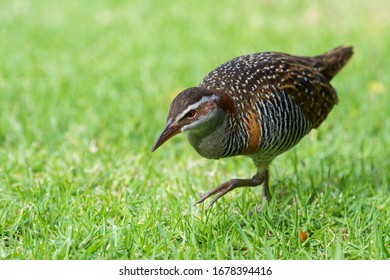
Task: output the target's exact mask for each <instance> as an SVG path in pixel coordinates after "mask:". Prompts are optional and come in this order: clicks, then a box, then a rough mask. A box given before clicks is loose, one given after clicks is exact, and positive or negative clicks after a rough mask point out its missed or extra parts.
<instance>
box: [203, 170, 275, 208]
mask: <svg viewBox="0 0 390 280" xmlns="http://www.w3.org/2000/svg"><path fill="white" fill-rule="evenodd" d="M267 174H268V173H267ZM264 178H265V177H264V176H263V174H262V173H257V174H256V175H255V176H253V177H252V179H232V180H230V181H227V182H225V183H223V184H220V185H219V186H217V187H216V188H214V189H213V190H212V191H210V192H208V193H206V194H204V195H203V196H202V197H201V198H200V199H199V200H198V201H197V202H196V204H198V203H202V202H203V201H205V200H206V199H207V198H209V197H210V196H212V195H215V194H217V195H216V196H215V197H214V199H213V200H212V201H211V203H210V205H209V206H211V205H213V204H214V203H215V202H216V201H217V200H218V199H220V198H221V197H222V196H224V195H225V194H227V193H228V192H230V191H232V190H234V189H235V188H239V187H255V186H258V185H260V184H261V183H263V181H264ZM267 180H268V178H267ZM266 193H267V195H269V190H268V185H267V191H266ZM263 196H264V194H263Z"/></svg>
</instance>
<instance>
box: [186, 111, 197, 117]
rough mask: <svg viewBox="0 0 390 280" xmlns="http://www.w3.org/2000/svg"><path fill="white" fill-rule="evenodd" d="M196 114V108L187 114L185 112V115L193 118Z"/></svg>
mask: <svg viewBox="0 0 390 280" xmlns="http://www.w3.org/2000/svg"><path fill="white" fill-rule="evenodd" d="M195 115H196V112H195V110H190V111H188V113H187V114H185V117H186V118H187V119H192V118H193V117H195Z"/></svg>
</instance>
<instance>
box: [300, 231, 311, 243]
mask: <svg viewBox="0 0 390 280" xmlns="http://www.w3.org/2000/svg"><path fill="white" fill-rule="evenodd" d="M308 237H309V233H308V232H307V231H302V230H301V231H300V232H299V240H301V242H302V243H303V242H305V241H306V240H307V238H308Z"/></svg>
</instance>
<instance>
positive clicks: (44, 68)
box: [0, 0, 390, 259]
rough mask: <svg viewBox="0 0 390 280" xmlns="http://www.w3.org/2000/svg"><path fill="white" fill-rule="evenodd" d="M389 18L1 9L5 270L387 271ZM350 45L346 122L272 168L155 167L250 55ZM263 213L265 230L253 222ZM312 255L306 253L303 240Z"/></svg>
mask: <svg viewBox="0 0 390 280" xmlns="http://www.w3.org/2000/svg"><path fill="white" fill-rule="evenodd" d="M389 10H390V2H389V1H387V0H376V1H364V0H357V1H353V3H352V1H343V0H330V1H309V0H307V1H287V0H284V1H270V0H263V1H258V0H248V1H245V2H242V1H233V0H221V1H215V2H210V1H208V2H206V1H204V2H201V1H199V0H198V1H195V0H190V1H157V0H156V1H152V0H132V1H124V0H123V1H120V0H116V1H114V0H112V1H109V0H96V1H93V3H92V2H91V1H76V0H70V1H50V0H36V1H28V0H3V1H2V4H1V8H0V38H1V40H0V41H1V42H0V61H1V63H0V259H390V196H389V192H390V159H389V158H390V93H389V90H390V76H389V73H390V64H389V63H388V61H389V58H390V32H389V30H390V17H389V16H388V11H389ZM341 44H344V45H353V46H354V50H355V54H354V56H353V58H352V59H351V61H350V63H348V65H347V66H346V67H345V69H343V70H342V71H341V72H340V74H339V75H338V76H337V77H336V78H335V79H334V80H333V82H332V84H333V85H334V86H335V87H336V88H337V90H338V93H339V99H340V102H339V104H338V105H337V106H336V107H335V108H334V110H333V111H332V112H331V114H330V115H329V117H328V118H327V120H326V121H325V122H324V123H323V125H322V126H321V127H320V128H319V129H318V130H316V131H312V132H311V133H310V134H309V135H308V136H307V137H306V138H305V139H304V140H303V141H302V142H301V143H300V144H299V145H298V146H297V147H296V148H294V149H292V150H290V151H289V152H287V153H285V154H283V155H281V156H280V157H278V158H277V159H276V160H275V161H274V162H273V164H272V166H271V192H272V193H273V194H274V197H273V199H272V200H271V201H270V202H269V203H268V204H267V205H266V206H265V208H264V210H263V211H262V212H261V213H259V214H253V210H254V209H255V207H256V205H257V204H258V202H259V201H260V197H261V187H259V188H243V189H237V190H235V191H233V192H231V193H229V194H228V195H226V196H224V197H223V198H222V199H221V200H219V201H218V202H217V203H216V204H215V205H214V206H213V207H212V208H207V203H206V204H205V205H197V206H194V203H195V201H196V200H197V199H198V197H199V194H200V193H204V192H206V191H208V190H210V189H211V188H213V187H215V186H216V185H217V184H219V183H221V182H224V181H226V180H229V179H231V178H234V177H244V178H245V177H246V178H248V177H250V176H251V175H253V174H254V172H255V168H254V166H253V164H252V162H251V160H250V159H248V158H244V157H237V158H229V159H224V160H219V161H213V160H207V159H204V158H202V157H200V156H199V155H198V154H197V153H196V152H195V151H194V150H193V148H192V147H191V146H190V145H189V144H188V142H187V140H186V139H185V137H184V135H182V136H178V137H175V138H174V139H172V140H170V141H169V142H168V143H166V144H164V146H163V147H161V148H159V150H157V151H156V152H154V153H153V154H152V153H151V151H150V149H151V146H152V145H153V142H154V140H155V139H156V137H157V136H158V134H159V133H160V131H161V130H162V128H163V126H164V123H165V119H166V115H167V111H168V107H169V104H170V102H171V100H172V99H173V97H174V96H175V95H176V94H177V93H178V92H180V91H181V90H183V89H185V88H187V87H190V86H195V85H197V84H198V83H199V82H200V80H201V79H202V78H203V76H204V75H206V74H207V73H208V72H209V71H210V70H212V69H213V68H215V67H216V66H218V65H219V64H221V63H223V62H225V61H227V60H228V59H231V58H233V57H236V56H238V55H242V54H246V53H253V52H260V51H269V50H274V51H282V52H288V53H293V54H297V55H317V54H320V53H322V52H325V51H327V50H329V49H331V48H333V47H336V46H338V45H341ZM251 213H252V214H251ZM301 231H302V232H307V233H308V239H307V240H306V241H305V242H303V243H302V242H301V240H300V239H299V234H300V232H301Z"/></svg>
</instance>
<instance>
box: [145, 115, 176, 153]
mask: <svg viewBox="0 0 390 280" xmlns="http://www.w3.org/2000/svg"><path fill="white" fill-rule="evenodd" d="M180 128H181V127H180V126H179V125H177V124H174V123H170V122H168V123H167V125H166V126H165V128H164V130H163V132H161V134H160V136H159V137H158V138H157V140H156V142H154V145H153V147H152V152H154V151H155V150H157V148H158V147H160V146H161V145H162V144H164V143H165V142H166V141H168V140H169V139H170V138H172V137H173V136H175V135H176V134H179V133H180V132H181V130H180Z"/></svg>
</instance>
